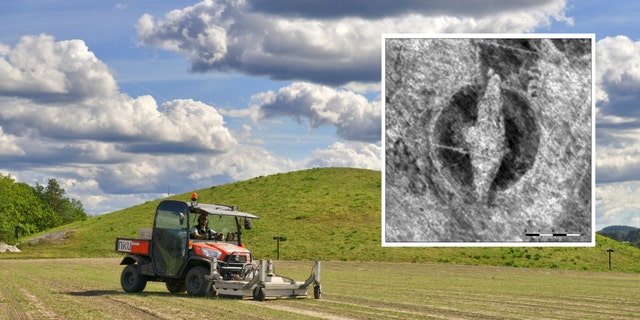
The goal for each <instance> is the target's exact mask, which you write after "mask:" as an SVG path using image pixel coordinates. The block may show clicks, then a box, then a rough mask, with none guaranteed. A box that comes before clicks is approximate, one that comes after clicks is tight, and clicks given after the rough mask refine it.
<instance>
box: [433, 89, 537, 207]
mask: <svg viewBox="0 0 640 320" xmlns="http://www.w3.org/2000/svg"><path fill="white" fill-rule="evenodd" d="M483 94H484V87H483V86H480V85H470V86H465V87H463V88H461V89H460V90H459V91H458V92H456V93H455V94H454V95H453V96H452V97H451V99H450V100H449V104H448V105H447V106H446V107H445V108H444V109H443V110H442V112H441V113H440V115H439V116H438V119H437V120H436V122H435V125H434V130H433V131H432V134H433V137H432V141H433V145H432V148H433V152H432V155H433V157H434V159H433V160H434V162H437V163H438V164H439V167H440V168H441V171H440V175H441V177H442V178H443V179H444V180H446V181H448V183H449V184H450V187H452V188H456V190H447V191H448V192H449V193H452V194H458V197H461V198H462V199H461V200H463V201H466V202H468V201H471V200H474V199H475V196H474V180H473V179H474V174H473V171H474V170H473V166H472V163H471V156H470V146H468V145H467V142H465V140H464V138H463V131H464V130H465V129H466V128H468V127H470V126H473V125H474V124H475V123H476V122H477V120H478V101H479V100H480V99H481V98H482V96H483ZM501 95H502V101H503V106H502V113H503V117H504V121H505V140H506V141H505V145H506V150H504V156H503V158H502V161H501V163H500V166H499V169H498V171H497V173H496V175H495V177H494V180H493V181H492V184H491V188H490V190H489V201H491V199H493V197H494V195H495V192H496V191H498V190H506V189H507V188H509V187H510V186H511V185H513V184H514V183H515V182H517V181H518V180H519V179H520V178H521V177H522V176H523V175H524V174H525V173H526V172H527V171H528V170H529V169H531V167H532V166H533V164H534V162H535V158H536V154H537V153H538V146H539V142H540V131H539V129H538V125H537V123H536V118H535V115H534V112H533V110H532V109H531V105H530V103H529V102H528V100H527V99H526V98H525V97H523V96H522V95H520V94H518V93H517V92H516V91H513V90H509V89H504V88H503V89H501ZM443 187H444V188H445V189H446V188H447V187H446V186H439V188H443Z"/></svg>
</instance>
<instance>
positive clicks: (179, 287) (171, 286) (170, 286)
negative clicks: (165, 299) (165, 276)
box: [166, 280, 187, 294]
mask: <svg viewBox="0 0 640 320" xmlns="http://www.w3.org/2000/svg"><path fill="white" fill-rule="evenodd" d="M166 285H167V290H169V292H171V293H174V294H177V293H183V292H185V291H186V290H187V287H186V286H185V284H184V282H183V281H176V280H169V281H167V283H166Z"/></svg>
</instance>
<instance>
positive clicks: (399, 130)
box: [382, 35, 594, 246]
mask: <svg viewBox="0 0 640 320" xmlns="http://www.w3.org/2000/svg"><path fill="white" fill-rule="evenodd" d="M383 42H384V56H383V59H384V62H383V63H384V77H385V79H384V88H383V89H384V108H383V110H384V113H385V114H384V116H385V119H384V122H385V129H384V130H385V138H384V139H385V140H384V148H385V167H384V181H385V183H384V187H385V188H384V197H385V208H384V210H385V211H384V213H383V215H384V216H383V223H384V228H383V230H384V232H383V235H382V236H383V244H387V245H394V244H398V243H411V244H414V245H415V244H416V243H418V244H420V243H424V245H434V244H437V243H449V244H451V243H453V244H454V245H455V243H461V244H462V245H464V244H463V243H468V242H475V243H489V244H494V243H509V244H513V243H516V244H518V243H523V244H542V243H544V244H546V245H554V244H558V245H561V244H559V243H562V244H564V245H567V244H568V245H574V244H575V245H577V246H580V245H589V244H590V243H592V241H593V237H594V235H593V230H592V228H593V227H592V225H593V224H592V220H593V219H594V215H593V212H592V210H593V209H592V202H593V201H594V199H593V192H592V190H593V188H594V185H593V180H592V168H593V165H594V164H593V163H592V152H594V150H592V148H593V143H592V139H593V138H594V137H593V128H594V126H593V124H592V121H594V120H593V119H592V117H593V109H592V94H593V92H592V81H593V79H592V71H593V70H592V68H593V64H592V59H593V58H594V57H593V56H592V45H594V44H593V37H592V35H582V36H579V35H565V37H562V38H543V37H540V38H513V37H512V38H505V37H497V38H486V37H484V38H472V37H469V38H402V37H395V38H394V37H384V39H383Z"/></svg>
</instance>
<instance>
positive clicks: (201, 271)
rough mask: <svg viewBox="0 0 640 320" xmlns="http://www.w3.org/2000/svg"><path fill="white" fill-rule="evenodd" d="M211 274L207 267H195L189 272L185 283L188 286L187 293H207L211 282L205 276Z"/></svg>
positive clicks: (194, 294)
mask: <svg viewBox="0 0 640 320" xmlns="http://www.w3.org/2000/svg"><path fill="white" fill-rule="evenodd" d="M208 274H209V269H208V268H205V267H201V266H198V267H193V268H191V270H189V272H187V277H186V278H185V279H184V284H185V285H186V287H187V293H188V294H189V295H192V296H198V297H202V296H204V295H205V294H206V293H207V290H208V289H209V286H211V282H210V281H207V279H205V278H204V277H205V276H206V275H208Z"/></svg>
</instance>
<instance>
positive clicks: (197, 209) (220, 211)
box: [189, 203, 260, 219]
mask: <svg viewBox="0 0 640 320" xmlns="http://www.w3.org/2000/svg"><path fill="white" fill-rule="evenodd" d="M189 209H190V211H191V213H198V214H209V215H217V216H228V217H241V218H250V219H260V217H258V216H256V215H253V214H251V213H247V212H242V211H238V210H234V209H236V207H231V206H226V205H220V204H206V203H198V204H196V205H192V206H189Z"/></svg>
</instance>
